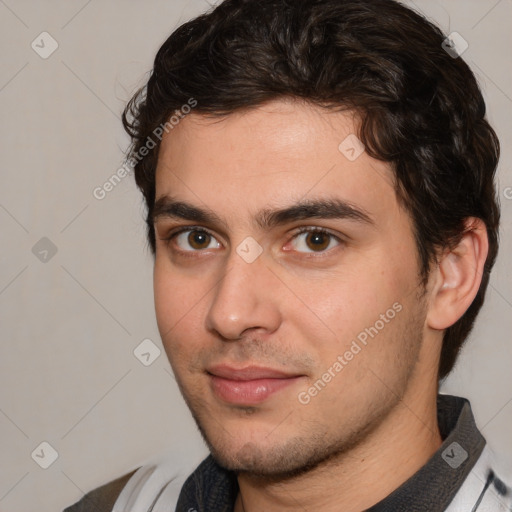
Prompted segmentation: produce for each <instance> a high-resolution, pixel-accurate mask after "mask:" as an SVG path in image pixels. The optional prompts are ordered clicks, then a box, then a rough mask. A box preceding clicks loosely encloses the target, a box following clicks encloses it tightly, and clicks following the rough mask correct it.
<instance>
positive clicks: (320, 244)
mask: <svg viewBox="0 0 512 512" xmlns="http://www.w3.org/2000/svg"><path fill="white" fill-rule="evenodd" d="M330 238H331V237H330V235H326V234H325V233H319V232H314V233H307V236H306V244H307V246H308V247H309V248H310V249H312V250H313V251H323V250H325V249H327V247H329V243H330Z"/></svg>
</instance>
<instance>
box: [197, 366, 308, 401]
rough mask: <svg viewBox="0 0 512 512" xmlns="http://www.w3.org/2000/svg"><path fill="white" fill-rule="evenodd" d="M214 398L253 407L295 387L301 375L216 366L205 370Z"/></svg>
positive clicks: (269, 369) (248, 367)
mask: <svg viewBox="0 0 512 512" xmlns="http://www.w3.org/2000/svg"><path fill="white" fill-rule="evenodd" d="M207 372H208V376H209V378H210V385H211V388H212V391H213V392H214V394H215V395H216V396H217V397H218V398H220V399H221V400H223V401H224V402H228V403H230V404H236V405H257V404H261V403H262V402H264V401H265V400H267V399H268V398H270V397H271V396H272V395H274V394H275V393H277V392H279V391H281V390H283V389H284V388H286V387H288V386H290V385H292V384H294V383H296V382H297V381H298V380H299V379H301V378H302V377H303V375H298V374H290V373H286V372H284V371H281V370H276V369H273V368H266V367H262V366H247V367H245V368H233V367H230V366H227V365H218V366H214V367H212V368H209V369H208V370H207Z"/></svg>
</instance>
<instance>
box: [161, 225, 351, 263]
mask: <svg viewBox="0 0 512 512" xmlns="http://www.w3.org/2000/svg"><path fill="white" fill-rule="evenodd" d="M187 231H196V232H198V233H206V234H207V235H209V236H211V237H212V238H214V239H215V240H217V238H216V237H215V235H214V234H213V233H212V232H210V231H209V230H207V229H205V228H203V227H199V226H183V227H182V228H180V229H178V230H177V231H174V232H172V233H170V234H169V235H168V236H166V237H161V238H160V240H162V241H164V242H165V244H166V245H167V246H169V244H170V243H171V242H172V241H173V240H174V239H175V238H176V237H177V236H179V235H181V234H182V233H186V232H187ZM303 233H316V234H321V235H326V236H329V237H331V238H332V239H334V240H336V242H338V244H340V245H341V244H343V240H342V239H341V238H340V237H339V236H337V235H335V234H334V233H332V232H331V231H329V230H327V229H325V228H323V227H320V226H304V227H301V228H299V229H298V230H297V231H295V232H294V233H293V236H292V239H294V238H296V237H298V236H299V235H301V234H303ZM203 250H204V249H202V250H201V249H198V250H190V251H185V250H180V249H178V250H177V252H179V253H180V254H181V255H184V256H185V257H194V256H193V255H194V254H195V253H200V252H202V251H203ZM331 250H332V248H331V249H327V250H324V251H319V252H318V253H316V254H317V255H316V256H313V257H317V258H318V257H322V256H323V255H325V254H326V253H328V252H329V251H331ZM300 254H303V255H308V256H306V257H311V255H315V251H312V252H300Z"/></svg>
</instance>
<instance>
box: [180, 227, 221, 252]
mask: <svg viewBox="0 0 512 512" xmlns="http://www.w3.org/2000/svg"><path fill="white" fill-rule="evenodd" d="M174 236H175V239H176V244H177V245H178V247H179V248H180V249H181V250H183V251H187V252H194V251H201V250H204V249H212V248H218V247H220V244H219V242H217V240H216V239H215V238H214V237H213V236H212V235H210V233H208V232H207V231H204V230H201V229H187V230H183V231H181V232H180V233H176V234H175V235H174ZM212 243H213V246H212Z"/></svg>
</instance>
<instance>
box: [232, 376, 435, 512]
mask: <svg viewBox="0 0 512 512" xmlns="http://www.w3.org/2000/svg"><path fill="white" fill-rule="evenodd" d="M436 397H437V383H436V385H435V386H434V387H433V386H430V387H429V390H428V391H425V390H424V391H423V393H421V392H420V393H418V391H417V390H416V389H415V390H414V392H409V393H406V395H405V396H404V398H403V399H402V400H401V401H400V402H399V403H398V405H397V406H396V407H395V408H394V409H393V410H392V411H391V412H390V414H389V415H388V416H387V418H386V419H385V420H384V421H383V422H382V423H381V424H380V425H379V426H378V427H377V428H376V429H375V430H374V431H373V432H372V433H371V434H370V435H369V436H368V437H367V438H365V439H364V440H363V441H362V442H361V443H360V444H359V445H357V446H355V447H353V448H352V449H350V450H349V451H347V452H344V453H343V454H340V455H339V456H337V457H334V458H333V459H330V460H329V461H328V462H326V463H324V464H322V465H319V466H318V467H316V468H314V469H313V470H311V471H309V472H307V473H305V474H302V475H300V476H298V477H296V478H293V479H287V480H272V481H269V480H262V479H261V478H256V477H253V476H251V475H246V474H244V475H239V477H238V485H239V488H240V492H239V494H238V497H237V500H236V504H235V512H256V511H260V510H265V511H266V512H278V511H279V512H287V511H296V510H297V508H299V509H304V510H322V511H324V512H339V510H343V511H344V512H360V511H361V510H366V509H367V508H370V507H371V506H373V505H375V504H376V503H378V502H379V501H381V500H383V499H384V498H385V497H386V496H388V495H389V494H390V493H391V492H393V491H394V490H395V489H396V488H398V487H399V486H400V485H401V484H402V483H403V482H405V481H406V480H407V479H408V478H409V477H411V476H412V475H413V474H414V473H416V472H417V471H418V470H419V469H420V468H421V467H422V466H423V465H425V463H426V462H427V461H428V460H429V459H430V457H432V455H433V454H434V453H435V452H436V450H437V449H438V448H439V447H440V445H441V444H442V440H441V435H440V433H439V428H438V424H437V408H436Z"/></svg>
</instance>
